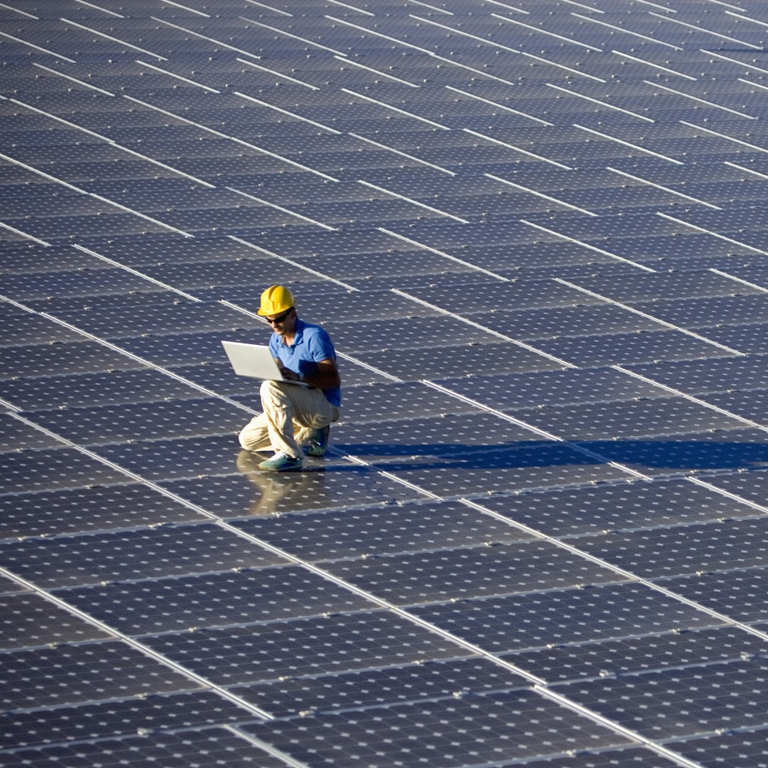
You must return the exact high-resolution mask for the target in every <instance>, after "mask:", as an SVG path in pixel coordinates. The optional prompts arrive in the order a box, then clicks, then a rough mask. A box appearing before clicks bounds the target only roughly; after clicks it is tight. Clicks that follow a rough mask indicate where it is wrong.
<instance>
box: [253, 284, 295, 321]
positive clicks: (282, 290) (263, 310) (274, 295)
mask: <svg viewBox="0 0 768 768" xmlns="http://www.w3.org/2000/svg"><path fill="white" fill-rule="evenodd" d="M295 306H296V299H294V298H293V294H292V293H291V292H290V291H289V290H288V289H287V288H286V287H285V286H283V285H270V286H269V288H267V290H266V291H264V293H262V294H261V306H260V307H259V309H258V314H259V315H262V316H266V315H279V314H281V313H283V312H285V311H286V310H287V309H290V308H291V307H295Z"/></svg>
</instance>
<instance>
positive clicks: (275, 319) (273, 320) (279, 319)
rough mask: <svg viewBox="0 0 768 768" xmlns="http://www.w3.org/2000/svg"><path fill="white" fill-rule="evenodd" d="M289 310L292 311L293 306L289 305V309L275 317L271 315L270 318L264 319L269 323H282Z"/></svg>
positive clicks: (289, 312)
mask: <svg viewBox="0 0 768 768" xmlns="http://www.w3.org/2000/svg"><path fill="white" fill-rule="evenodd" d="M291 312H293V307H291V308H290V309H287V310H286V311H285V312H283V314H282V315H278V316H277V317H272V318H269V317H267V318H265V319H266V321H267V322H268V323H269V324H270V325H280V323H282V322H283V321H284V320H285V318H286V317H288V315H290V314H291Z"/></svg>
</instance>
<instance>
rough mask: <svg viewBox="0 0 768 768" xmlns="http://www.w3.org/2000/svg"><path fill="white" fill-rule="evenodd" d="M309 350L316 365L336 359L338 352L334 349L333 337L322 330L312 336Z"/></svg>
mask: <svg viewBox="0 0 768 768" xmlns="http://www.w3.org/2000/svg"><path fill="white" fill-rule="evenodd" d="M308 348H309V354H310V357H311V358H312V360H313V362H315V363H320V362H322V361H323V360H335V359H336V350H335V349H334V348H333V342H332V341H331V337H330V336H329V335H328V334H327V333H326V331H325V330H323V329H322V328H320V329H318V331H317V332H316V333H313V334H312V337H311V338H310V340H309V344H308Z"/></svg>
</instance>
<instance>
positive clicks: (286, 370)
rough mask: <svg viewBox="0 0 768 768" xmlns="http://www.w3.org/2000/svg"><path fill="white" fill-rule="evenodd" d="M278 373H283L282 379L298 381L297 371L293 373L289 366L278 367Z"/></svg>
mask: <svg viewBox="0 0 768 768" xmlns="http://www.w3.org/2000/svg"><path fill="white" fill-rule="evenodd" d="M280 373H281V374H282V375H283V378H284V379H288V381H298V380H299V378H300V376H299V374H298V373H294V372H293V371H292V370H291V369H290V368H283V367H282V366H281V367H280Z"/></svg>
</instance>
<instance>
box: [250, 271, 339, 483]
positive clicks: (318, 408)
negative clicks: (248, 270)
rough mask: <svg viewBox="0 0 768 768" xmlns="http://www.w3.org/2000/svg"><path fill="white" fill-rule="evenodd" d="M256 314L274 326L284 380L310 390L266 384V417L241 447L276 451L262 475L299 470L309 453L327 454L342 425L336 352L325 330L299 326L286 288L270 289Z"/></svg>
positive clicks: (263, 464)
mask: <svg viewBox="0 0 768 768" xmlns="http://www.w3.org/2000/svg"><path fill="white" fill-rule="evenodd" d="M258 314H260V315H261V316H262V317H265V318H266V319H267V322H268V323H269V324H270V325H271V326H272V336H271V337H270V339H269V348H270V350H271V352H272V356H273V357H274V358H275V362H277V364H278V366H280V370H281V372H282V374H283V377H284V378H286V379H288V380H290V381H302V382H304V383H305V384H307V385H309V386H307V387H299V386H296V385H295V384H288V383H286V382H282V381H264V382H263V383H262V385H261V390H260V394H261V407H262V409H263V411H264V412H263V413H262V414H261V415H259V416H256V417H255V418H253V419H252V420H251V422H250V423H249V424H248V425H247V426H246V427H245V429H243V431H242V432H241V433H240V445H242V447H243V448H245V449H246V450H248V451H269V450H272V451H275V455H274V456H272V457H271V458H269V459H267V460H266V461H262V462H261V464H259V467H260V468H261V469H267V470H272V471H274V472H282V471H284V470H287V469H301V466H302V462H303V459H304V451H305V450H306V453H307V454H308V455H309V456H322V455H323V454H324V453H325V451H326V449H327V448H328V436H329V431H330V424H332V423H333V422H334V421H338V419H339V407H340V405H341V379H340V377H339V369H338V367H337V366H336V351H335V350H334V348H333V342H332V341H331V337H330V336H329V335H328V333H327V332H326V331H325V330H324V329H323V328H321V327H320V326H319V325H312V324H311V323H305V322H304V321H303V320H299V316H298V315H297V314H296V301H295V299H294V297H293V294H292V293H291V292H290V291H289V290H288V289H287V288H285V287H284V286H282V285H272V286H270V287H269V288H267V290H266V291H264V293H262V294H261V306H260V307H259V310H258Z"/></svg>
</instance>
